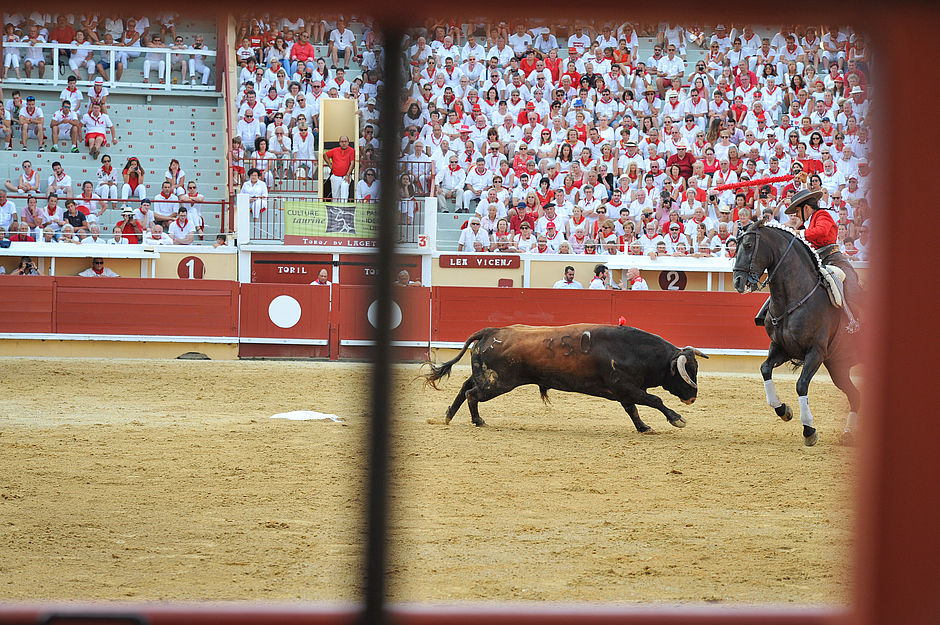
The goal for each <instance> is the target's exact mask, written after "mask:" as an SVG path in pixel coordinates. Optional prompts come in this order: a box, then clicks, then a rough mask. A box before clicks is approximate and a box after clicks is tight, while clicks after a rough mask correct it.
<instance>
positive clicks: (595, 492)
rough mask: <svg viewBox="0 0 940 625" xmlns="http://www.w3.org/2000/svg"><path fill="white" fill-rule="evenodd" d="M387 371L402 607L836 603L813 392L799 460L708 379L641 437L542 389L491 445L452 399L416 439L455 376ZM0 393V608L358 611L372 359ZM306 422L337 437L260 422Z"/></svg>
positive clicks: (721, 379)
mask: <svg viewBox="0 0 940 625" xmlns="http://www.w3.org/2000/svg"><path fill="white" fill-rule="evenodd" d="M465 360H469V359H468V358H465ZM703 369H704V370H705V371H706V372H707V363H706V364H705V366H704V367H703ZM402 371H403V373H402V375H401V378H400V381H399V382H398V390H399V394H398V397H399V406H398V407H399V411H400V417H399V420H398V422H397V424H396V430H395V440H394V445H395V447H396V450H397V458H396V460H395V462H394V467H393V482H394V486H395V488H396V496H395V499H394V506H395V510H396V515H395V518H394V520H393V531H394V543H393V545H392V554H393V555H392V563H391V566H390V571H389V573H390V589H391V592H392V594H393V597H394V599H395V600H400V601H463V600H471V601H477V600H486V601H493V600H536V601H539V600H550V601H565V602H571V601H610V602H638V601H655V602H702V601H725V602H748V603H754V602H812V603H821V602H824V603H839V602H844V601H846V600H847V597H848V588H847V582H846V581H845V580H846V579H847V578H848V576H849V575H848V565H847V563H846V560H847V556H848V554H849V552H850V549H851V544H850V541H851V536H852V529H853V527H852V526H853V519H854V511H853V509H852V501H851V487H852V478H851V476H852V475H853V470H852V469H853V466H854V455H853V452H852V450H851V449H849V448H844V447H840V446H838V445H837V444H836V439H837V437H838V434H839V432H840V431H841V428H842V420H843V418H844V413H845V401H844V399H843V398H842V396H841V394H839V393H838V391H836V390H835V388H834V387H833V386H832V385H831V384H830V383H829V382H828V381H817V382H814V384H813V387H812V389H811V402H812V407H813V410H814V413H815V415H816V418H817V427H819V430H820V443H819V445H818V446H816V447H815V448H805V447H804V446H803V445H802V438H801V436H800V426H799V419H798V418H796V419H794V420H793V421H792V422H790V423H783V422H781V421H780V420H779V419H777V418H776V417H775V416H774V415H773V412H772V411H771V410H770V409H769V408H768V407H767V406H766V404H765V403H764V393H763V386H762V385H761V382H760V376H759V374H758V373H757V372H756V371H755V372H754V374H753V375H750V376H730V375H718V374H714V375H708V374H707V373H702V374H700V379H699V383H700V384H699V385H700V388H701V394H700V396H699V400H698V401H697V402H696V403H695V405H694V406H683V405H682V404H681V403H680V402H679V401H678V400H677V399H676V398H674V397H672V396H669V395H668V394H665V393H664V392H663V391H662V389H655V390H653V392H655V393H657V394H659V395H660V396H661V397H663V399H664V400H665V401H666V403H667V404H668V405H669V406H671V407H673V408H674V409H676V410H677V411H679V412H680V413H681V414H683V415H684V416H685V417H686V419H687V421H688V423H689V425H688V427H687V428H685V429H684V430H678V429H675V428H673V427H671V426H669V425H668V424H667V423H666V420H665V418H663V417H662V415H661V414H659V413H658V412H655V411H653V410H652V409H649V408H643V407H640V414H641V416H642V417H643V419H644V420H645V421H646V422H647V423H648V424H650V425H652V426H653V427H654V428H655V429H656V430H657V431H658V432H660V435H658V436H641V435H639V434H637V433H636V432H635V430H634V429H633V426H632V424H631V423H630V420H629V418H628V417H627V416H626V415H625V414H624V413H623V410H622V409H621V408H620V406H619V405H617V404H615V403H613V402H608V401H604V400H598V399H592V398H588V397H584V396H577V395H569V394H564V393H558V392H552V393H551V396H552V400H553V404H552V405H551V406H543V405H542V403H541V401H540V400H539V398H538V392H537V390H536V389H535V388H534V387H531V388H530V387H526V388H522V389H519V390H516V391H514V392H512V393H510V394H508V395H505V396H503V397H500V398H498V399H496V400H493V401H491V402H487V403H485V404H481V415H482V416H483V418H484V419H485V420H486V421H487V423H488V424H489V425H488V427H486V428H482V429H478V428H474V427H472V426H471V425H470V417H469V413H468V412H467V409H466V406H464V407H463V408H462V409H461V412H460V413H458V415H457V416H456V418H455V419H454V422H453V423H452V424H451V425H450V426H443V425H434V424H433V423H434V422H439V421H440V417H441V416H442V415H443V413H444V410H445V409H446V407H447V406H448V405H449V403H450V402H451V401H452V400H453V396H454V394H455V393H456V391H457V389H458V388H459V385H460V383H461V382H462V380H463V379H464V377H466V375H467V373H468V372H469V367H466V366H463V367H458V368H456V369H455V375H454V377H453V378H452V379H451V380H449V381H448V382H447V383H446V391H440V392H435V391H433V390H430V389H424V388H423V387H422V386H421V384H420V383H419V382H415V381H413V380H412V378H413V377H414V376H415V375H416V374H417V367H414V366H408V367H404V368H403V370H402ZM0 379H2V380H3V382H4V384H3V387H4V389H5V392H4V393H2V395H0V600H11V599H13V600H25V599H74V598H95V599H99V598H100V599H124V600H126V599H134V600H140V599H179V600H190V599H258V600H267V599H269V600H293V599H303V600H352V599H355V598H356V596H357V594H356V593H357V588H358V584H359V580H360V578H361V575H360V550H361V548H362V545H361V526H360V523H359V515H360V512H361V495H360V490H361V487H362V484H363V481H364V479H363V478H364V466H363V458H364V457H365V454H364V452H363V449H364V447H363V444H364V435H365V433H366V430H367V421H366V419H365V418H364V416H363V413H364V408H363V406H364V405H365V404H364V400H365V399H366V393H367V391H368V388H369V378H368V369H367V367H365V366H364V365H352V364H331V363H311V362H193V361H143V360H140V361H137V360H64V359H0ZM793 385H794V378H793V377H792V376H787V375H785V374H784V375H779V376H778V384H777V388H778V391H779V393H780V396H781V398H782V399H783V400H784V401H786V402H788V403H791V404H792V405H793V406H794V407H795V405H796V397H795V391H794V388H793ZM302 409H307V410H317V411H320V412H326V413H334V414H337V415H339V416H341V417H342V418H343V419H344V420H345V423H343V424H336V423H330V422H312V421H301V422H294V421H284V420H275V419H270V418H269V417H270V415H272V414H274V413H278V412H285V411H290V410H302Z"/></svg>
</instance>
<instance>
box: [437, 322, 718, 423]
mask: <svg viewBox="0 0 940 625" xmlns="http://www.w3.org/2000/svg"><path fill="white" fill-rule="evenodd" d="M471 344H473V348H472V349H470V363H471V366H472V368H473V370H472V373H471V374H470V377H469V378H467V380H466V381H465V382H464V383H463V386H462V387H461V389H460V392H459V393H457V398H456V399H455V400H454V403H453V404H451V406H450V408H448V409H447V415H446V417H445V418H446V421H447V423H450V421H451V419H453V417H454V414H456V412H457V410H458V409H459V408H460V405H461V404H463V402H464V400H466V401H467V407H468V408H469V409H470V417H471V419H472V421H473V423H474V425H477V426H482V425H485V423H484V421H483V419H481V418H480V412H479V408H478V404H479V403H480V402H481V401H487V400H490V399H493V398H494V397H498V396H499V395H502V394H503V393H508V392H509V391H511V390H513V389H514V388H516V387H517V386H522V385H524V384H535V385H537V386H538V387H539V391H540V392H541V394H542V399H543V400H546V399H547V392H548V390H549V389H556V390H559V391H570V392H573V393H584V394H585V395H593V396H595V397H604V398H606V399H612V400H614V401H619V402H620V405H622V406H623V408H624V410H626V411H627V414H628V415H630V418H631V419H632V420H633V425H634V426H636V429H637V431H638V432H649V431H651V428H650V427H649V426H648V425H646V424H645V423H643V420H642V419H640V414H639V412H638V411H637V408H636V407H637V404H639V405H643V406H651V407H653V408H656V409H657V410H659V411H660V412H662V413H663V414H664V415H665V416H666V419H667V420H668V421H669V423H671V424H672V425H674V426H676V427H680V428H681V427H685V419H683V418H682V416H680V415H679V414H678V413H677V412H675V411H674V410H672V409H670V408H668V407H666V405H665V404H663V401H662V400H661V399H660V398H659V397H657V396H655V395H651V394H650V393H648V392H647V389H649V388H652V387H655V386H661V387H663V388H664V389H666V390H667V391H669V392H670V393H672V394H673V395H675V396H676V397H678V398H679V399H680V400H682V401H683V403H686V404H691V403H692V402H694V401H695V398H696V395H697V393H698V385H697V381H696V379H697V374H698V363H697V361H696V359H695V357H696V355H698V356H702V357H703V358H708V356H706V355H705V354H704V353H702V352H700V351H699V350H697V349H694V348H692V347H684V348H678V347H676V346H675V345H673V344H672V343H669V342H668V341H666V340H664V339H663V338H661V337H659V336H657V335H655V334H650V333H649V332H644V331H643V330H638V329H637V328H630V327H622V326H606V325H594V324H584V323H582V324H574V325H568V326H557V327H547V326H541V327H540V326H524V325H513V326H508V327H505V328H484V329H482V330H480V331H478V332H476V333H475V334H473V335H472V336H470V338H468V339H467V341H466V342H465V343H464V346H463V349H461V350H460V353H459V354H457V356H456V357H455V358H454V359H453V360H450V361H448V362H445V363H443V364H441V365H434V364H432V363H430V362H429V363H427V364H429V365H430V366H431V372H430V373H429V374H427V375H426V376H425V380H426V383H427V384H429V385H431V386H433V387H434V388H437V382H438V380H440V379H441V378H443V377H445V376H449V375H450V371H451V368H452V367H453V366H454V364H455V363H456V362H457V361H458V360H460V359H461V358H462V357H463V355H464V353H465V352H466V351H467V349H468V348H469V347H470V345H471Z"/></svg>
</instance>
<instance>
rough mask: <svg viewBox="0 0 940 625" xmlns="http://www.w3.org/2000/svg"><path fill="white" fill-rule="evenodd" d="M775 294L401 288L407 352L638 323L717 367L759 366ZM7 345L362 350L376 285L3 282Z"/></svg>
mask: <svg viewBox="0 0 940 625" xmlns="http://www.w3.org/2000/svg"><path fill="white" fill-rule="evenodd" d="M764 297H766V296H765V295H761V294H750V295H738V294H737V293H714V292H712V293H709V292H697V291H647V292H639V291H627V292H618V291H591V290H582V291H575V292H572V291H561V290H555V289H517V288H500V289H494V288H483V287H447V286H443V287H433V288H432V287H420V286H411V287H400V288H398V289H397V290H396V291H395V304H396V306H395V309H394V315H395V317H394V322H395V332H396V335H395V347H396V349H397V350H398V357H399V358H401V359H402V360H423V359H425V358H427V357H428V356H429V355H430V356H433V357H435V358H441V357H444V356H446V355H447V354H449V353H452V352H453V350H456V349H459V348H460V347H461V346H462V345H463V342H464V341H465V340H466V338H467V337H468V336H469V335H470V334H472V333H473V332H475V331H476V330H478V329H480V328H481V327H486V326H501V325H509V324H513V323H524V324H531V325H562V324H567V323H576V322H593V323H607V324H616V323H618V320H619V318H620V317H623V318H624V319H625V321H626V323H627V324H629V325H633V326H637V327H640V328H643V329H645V330H648V331H650V332H654V333H656V334H660V335H662V336H663V337H664V338H666V339H667V340H669V341H671V342H673V343H675V344H677V345H694V346H696V347H698V348H700V349H704V350H705V351H706V352H709V353H710V354H713V355H715V356H718V357H719V358H717V359H716V360H714V361H712V363H711V364H712V368H718V369H726V368H731V369H734V370H740V369H741V368H746V369H747V370H753V367H754V358H756V357H762V354H763V352H764V350H765V349H766V346H767V338H766V335H765V334H764V332H763V329H762V328H757V327H755V326H753V325H752V324H751V319H752V318H753V315H754V313H755V312H756V311H757V310H758V308H759V307H760V305H761V304H762V303H763V299H764ZM0 301H4V302H8V303H9V306H4V308H6V309H7V310H6V311H5V314H4V315H0V355H15V356H35V355H48V356H109V357H143V358H167V357H177V356H179V355H181V354H185V353H186V352H201V353H204V354H206V355H208V356H210V357H211V358H221V359H225V358H238V357H242V358H251V357H311V358H331V359H341V358H342V359H349V358H352V359H362V358H367V357H368V356H369V354H370V350H371V345H372V329H373V322H374V320H375V302H374V297H373V292H372V287H371V286H370V285H368V284H343V285H338V284H332V285H329V286H322V287H320V286H311V285H309V284H290V283H245V284H242V283H239V282H236V281H234V280H208V279H203V280H179V279H160V278H155V279H154V278H150V279H142V278H116V279H112V280H90V279H88V278H79V277H74V276H57V277H43V276H40V277H19V276H15V277H14V276H11V277H8V278H5V279H4V280H2V281H0Z"/></svg>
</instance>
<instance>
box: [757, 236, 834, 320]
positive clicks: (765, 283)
mask: <svg viewBox="0 0 940 625" xmlns="http://www.w3.org/2000/svg"><path fill="white" fill-rule="evenodd" d="M759 229H760V226H759V225H758V226H757V227H756V228H754V229H753V230H750V231H749V232H745V233H744V234H742V235H741V237H740V239H743V238H744V237H746V236H748V235H754V236H755V237H756V238H755V239H754V249H753V250H751V258H750V262H748V266H747V283H748V285H750V286H751V287H752V289H751V290H752V291H754V292H757V291H762V290H763V289H764V287H765V286H768V285H769V284H770V282H771V280H773V278H774V276H775V275H777V270H778V269H780V267H781V266H782V265H783V259H785V258H786V257H787V254H789V253H790V250H791V249H792V248H793V243H794V242H795V241H796V235H794V236H792V237H790V243H789V244H787V249H785V250H784V251H783V254H782V255H781V256H780V258H779V260H777V262H776V264H775V265H774V266H773V267H771V268H770V271H768V272H767V279H766V280H764V281H763V282H761V281H760V279H759V278H758V277H757V272H756V271H755V269H754V257H755V256H757V249H758V247H759V246H760V236H759V232H758V231H759ZM740 239H739V240H740ZM820 284H822V277H821V276H817V278H816V283H815V284H814V285H813V288H812V289H810V290H809V293H807V294H806V295H804V296H803V299H801V300H799V301H798V302H796V303H795V304H792V305H791V306H790V307H789V308H787V310H786V311H784V313H783V314H782V315H778V316H776V317H775V316H773V315H769V316H770V322H771V323H772V324H774V325H777V324H778V323H780V320H781V319H783V318H784V317H786V316H787V315H789V314H790V313H792V312H793V311H794V310H796V309H797V308H799V307H800V306H802V305H803V304H805V303H806V301H807V300H808V299H809V298H810V297H811V296H812V295H813V293H815V292H816V289H818V288H819V285H820ZM769 312H770V311H769V310H768V313H769Z"/></svg>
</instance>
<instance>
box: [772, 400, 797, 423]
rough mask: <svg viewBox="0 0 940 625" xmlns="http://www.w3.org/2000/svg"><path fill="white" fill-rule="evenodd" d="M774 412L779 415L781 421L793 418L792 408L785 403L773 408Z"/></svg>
mask: <svg viewBox="0 0 940 625" xmlns="http://www.w3.org/2000/svg"><path fill="white" fill-rule="evenodd" d="M774 412H776V413H777V416H778V417H780V420H781V421H789V420H790V419H792V418H793V410H791V409H790V407H789V406H788V405H786V404H780V405H779V406H777V407H776V408H774Z"/></svg>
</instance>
